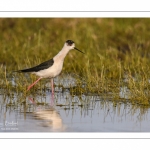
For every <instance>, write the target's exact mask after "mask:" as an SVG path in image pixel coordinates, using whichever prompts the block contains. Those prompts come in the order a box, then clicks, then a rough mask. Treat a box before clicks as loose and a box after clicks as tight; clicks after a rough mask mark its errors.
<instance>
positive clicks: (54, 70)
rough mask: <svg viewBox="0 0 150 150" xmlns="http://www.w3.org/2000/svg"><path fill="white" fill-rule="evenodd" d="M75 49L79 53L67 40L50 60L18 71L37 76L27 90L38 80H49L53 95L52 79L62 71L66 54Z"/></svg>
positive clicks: (73, 44) (70, 41)
mask: <svg viewBox="0 0 150 150" xmlns="http://www.w3.org/2000/svg"><path fill="white" fill-rule="evenodd" d="M71 49H75V50H77V51H79V52H81V53H83V52H82V51H80V50H79V49H77V48H76V47H75V43H74V42H73V41H72V40H67V41H66V42H65V44H64V46H63V48H62V50H61V51H60V52H59V53H58V54H57V55H56V56H55V57H53V58H52V59H50V60H48V61H45V62H43V63H41V64H39V65H37V66H35V67H32V68H28V69H23V70H18V71H17V72H30V73H33V74H35V75H37V76H39V78H38V80H36V81H35V82H34V83H33V84H31V85H30V86H28V89H27V91H28V90H30V89H31V88H32V87H33V86H34V85H35V84H36V83H37V82H38V81H39V80H41V79H42V78H50V79H51V87H52V94H54V83H53V78H54V77H56V76H58V75H59V74H60V72H61V70H62V67H63V62H64V58H65V57H66V55H67V53H68V52H69V51H70V50H71Z"/></svg>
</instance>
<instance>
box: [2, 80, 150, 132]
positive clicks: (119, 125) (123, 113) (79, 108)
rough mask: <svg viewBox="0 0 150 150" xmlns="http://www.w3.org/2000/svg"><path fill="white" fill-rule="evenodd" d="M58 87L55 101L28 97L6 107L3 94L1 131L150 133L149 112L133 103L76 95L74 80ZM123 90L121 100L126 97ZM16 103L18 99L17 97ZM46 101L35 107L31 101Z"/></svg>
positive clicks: (48, 93)
mask: <svg viewBox="0 0 150 150" xmlns="http://www.w3.org/2000/svg"><path fill="white" fill-rule="evenodd" d="M70 80H71V82H68V80H66V81H65V82H67V83H66V84H64V82H62V81H59V83H60V82H62V84H64V85H65V89H63V90H62V88H59V87H58V86H57V83H58V79H57V78H56V80H55V85H56V87H55V91H56V92H55V100H54V102H53V101H52V98H51V93H50V92H49V91H47V92H46V96H45V97H44V96H39V95H35V96H34V98H33V97H32V95H31V97H27V98H26V101H27V103H26V104H21V105H18V106H15V105H14V106H13V105H11V106H6V101H9V98H7V100H5V101H4V99H3V95H0V132H149V131H150V109H149V108H146V107H142V106H138V105H132V104H130V103H128V102H127V103H123V102H117V103H114V102H113V101H112V100H111V97H109V96H108V95H107V96H105V98H104V97H103V96H98V95H92V94H87V95H81V96H78V95H74V96H71V94H70V90H69V88H68V87H69V86H70V84H69V83H71V84H72V86H73V85H74V86H75V82H74V80H73V79H70ZM123 91H124V89H122V88H121V89H120V97H124V95H123V94H125V93H124V92H123ZM15 99H16V100H17V97H16V98H15ZM31 99H33V101H34V100H36V101H37V100H38V101H39V102H45V103H44V105H43V103H39V104H36V101H35V103H33V101H32V100H31Z"/></svg>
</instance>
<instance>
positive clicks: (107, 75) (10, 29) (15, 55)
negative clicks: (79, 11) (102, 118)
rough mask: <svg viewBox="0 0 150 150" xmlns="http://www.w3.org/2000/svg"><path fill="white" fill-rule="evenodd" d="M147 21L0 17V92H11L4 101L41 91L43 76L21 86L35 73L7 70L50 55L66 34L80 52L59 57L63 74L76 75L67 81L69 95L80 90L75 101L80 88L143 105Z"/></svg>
mask: <svg viewBox="0 0 150 150" xmlns="http://www.w3.org/2000/svg"><path fill="white" fill-rule="evenodd" d="M66 21H67V22H68V24H66ZM149 23H150V19H148V18H143V19H140V18H139V19H137V18H134V19H132V18H123V19H121V18H118V19H113V18H110V19H105V18H93V19H92V18H91V19H90V18H89V19H88V18H85V19H81V18H73V19H72V18H71V19H70V18H65V19H63V18H56V19H53V18H51V19H49V18H42V19H41V18H34V19H32V18H28V19H25V18H24V19H13V18H11V19H10V18H7V19H5V18H3V19H2V18H1V19H0V29H1V34H0V40H1V45H0V49H1V55H0V93H1V94H3V95H4V97H6V96H9V97H11V98H10V99H11V100H12V101H10V102H9V103H13V99H14V96H18V97H20V101H19V100H18V102H20V103H22V102H25V97H26V96H29V95H31V94H33V95H34V93H37V92H38V95H41V96H44V94H45V93H46V91H47V90H49V84H48V83H49V80H48V79H45V80H44V81H40V82H39V83H38V84H37V85H36V86H35V87H34V88H33V89H32V90H31V91H30V92H26V88H27V86H28V85H29V84H30V83H31V82H33V81H35V78H36V77H35V76H33V75H28V74H17V73H15V72H13V71H14V70H18V69H22V68H28V67H31V66H34V65H37V64H39V63H41V62H43V61H45V60H48V59H50V58H51V57H52V56H54V55H55V54H56V53H57V52H58V51H59V50H60V48H61V47H62V44H63V43H64V41H65V40H67V39H72V40H74V41H75V43H76V46H77V47H78V48H79V49H81V50H82V51H84V52H85V53H86V54H85V55H84V56H83V55H78V54H77V53H76V52H70V53H69V55H68V56H67V57H66V59H65V62H64V67H63V74H65V75H66V74H72V73H74V74H75V75H76V76H78V77H76V78H75V81H72V82H74V83H75V85H72V84H70V85H68V89H69V91H70V93H71V95H77V96H80V97H81V99H80V102H82V101H83V100H82V94H84V95H88V94H89V93H90V94H93V95H94V94H96V95H103V97H104V98H105V97H107V96H109V97H110V99H111V100H112V101H114V102H120V101H121V102H122V101H123V102H127V101H128V102H131V103H133V104H138V105H144V106H149V105H150V103H149V102H150V101H149V97H150V96H149V95H150V93H149V91H150V86H149V73H150V59H149V57H150V54H149V48H150V44H149V32H150V31H149ZM63 74H62V75H63ZM57 83H58V84H59V85H57V86H56V87H61V89H62V90H65V87H64V85H63V83H61V82H57ZM122 89H124V91H122ZM123 93H126V94H125V95H124V96H123Z"/></svg>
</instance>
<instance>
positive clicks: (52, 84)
mask: <svg viewBox="0 0 150 150" xmlns="http://www.w3.org/2000/svg"><path fill="white" fill-rule="evenodd" d="M51 87H52V94H53V95H54V80H53V78H51Z"/></svg>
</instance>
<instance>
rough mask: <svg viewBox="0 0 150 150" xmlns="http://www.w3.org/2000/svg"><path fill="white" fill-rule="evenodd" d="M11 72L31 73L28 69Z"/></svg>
mask: <svg viewBox="0 0 150 150" xmlns="http://www.w3.org/2000/svg"><path fill="white" fill-rule="evenodd" d="M13 72H18V73H23V72H32V71H31V70H30V69H23V70H15V71H13Z"/></svg>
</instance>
